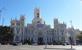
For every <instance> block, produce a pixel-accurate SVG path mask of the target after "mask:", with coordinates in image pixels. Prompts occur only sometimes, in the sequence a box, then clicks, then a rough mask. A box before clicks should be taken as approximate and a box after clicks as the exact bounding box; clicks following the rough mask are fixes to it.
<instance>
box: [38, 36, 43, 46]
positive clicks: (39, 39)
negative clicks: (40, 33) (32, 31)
mask: <svg viewBox="0 0 82 50" xmlns="http://www.w3.org/2000/svg"><path fill="white" fill-rule="evenodd" d="M38 45H43V38H42V37H38Z"/></svg>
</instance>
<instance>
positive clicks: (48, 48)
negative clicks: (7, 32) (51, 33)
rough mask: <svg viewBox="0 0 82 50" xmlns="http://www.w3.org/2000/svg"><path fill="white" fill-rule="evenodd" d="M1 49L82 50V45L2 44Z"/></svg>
mask: <svg viewBox="0 0 82 50" xmlns="http://www.w3.org/2000/svg"><path fill="white" fill-rule="evenodd" d="M0 50H82V46H80V45H79V46H73V49H71V47H70V45H67V46H62V45H39V46H34V45H20V46H12V45H0Z"/></svg>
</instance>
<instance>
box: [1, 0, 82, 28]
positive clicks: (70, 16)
mask: <svg viewBox="0 0 82 50" xmlns="http://www.w3.org/2000/svg"><path fill="white" fill-rule="evenodd" d="M34 8H40V15H41V17H42V19H43V20H44V21H45V22H46V24H47V25H51V27H54V26H53V25H54V18H58V20H59V22H60V23H62V22H64V23H65V24H66V25H67V27H70V26H71V24H70V21H72V25H73V26H74V28H75V29H80V30H82V22H81V21H82V0H0V10H2V12H1V13H0V15H1V16H2V17H3V19H4V20H3V25H10V21H11V18H12V19H15V18H17V19H19V18H20V15H25V25H27V23H32V19H33V18H34ZM0 24H1V18H0Z"/></svg>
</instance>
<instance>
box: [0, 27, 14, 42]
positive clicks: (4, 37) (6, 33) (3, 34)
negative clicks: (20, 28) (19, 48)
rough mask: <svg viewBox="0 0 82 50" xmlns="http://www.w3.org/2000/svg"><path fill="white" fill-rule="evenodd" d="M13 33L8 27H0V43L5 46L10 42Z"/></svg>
mask: <svg viewBox="0 0 82 50" xmlns="http://www.w3.org/2000/svg"><path fill="white" fill-rule="evenodd" d="M12 38H13V33H12V29H11V28H10V27H9V26H0V43H1V44H7V43H10V42H11V41H12Z"/></svg>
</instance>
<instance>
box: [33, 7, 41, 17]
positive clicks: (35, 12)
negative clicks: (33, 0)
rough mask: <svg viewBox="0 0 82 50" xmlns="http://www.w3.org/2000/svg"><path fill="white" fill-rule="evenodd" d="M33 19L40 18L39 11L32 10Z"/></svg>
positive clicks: (37, 9) (36, 9)
mask: <svg viewBox="0 0 82 50" xmlns="http://www.w3.org/2000/svg"><path fill="white" fill-rule="evenodd" d="M34 17H36V18H40V10H39V8H35V9H34Z"/></svg>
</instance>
